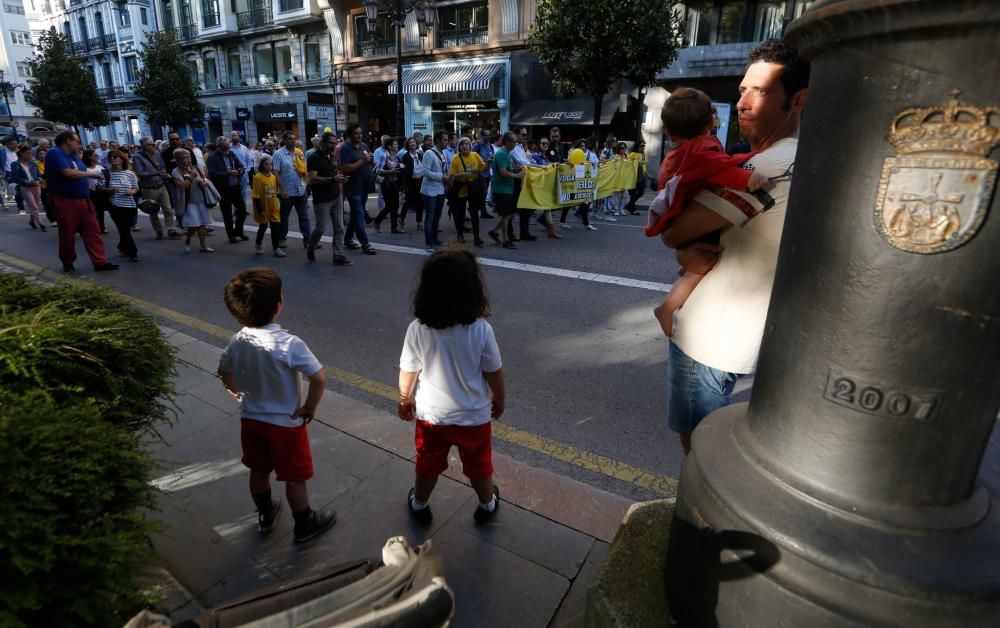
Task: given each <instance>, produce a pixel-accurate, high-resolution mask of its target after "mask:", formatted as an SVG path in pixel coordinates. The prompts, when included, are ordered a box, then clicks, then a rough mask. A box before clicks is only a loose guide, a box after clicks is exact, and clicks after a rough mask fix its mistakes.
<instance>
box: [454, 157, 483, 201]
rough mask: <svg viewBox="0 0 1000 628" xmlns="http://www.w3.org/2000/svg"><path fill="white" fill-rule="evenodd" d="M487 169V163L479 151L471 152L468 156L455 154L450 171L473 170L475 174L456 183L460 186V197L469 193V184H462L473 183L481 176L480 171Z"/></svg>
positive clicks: (455, 172) (456, 172)
mask: <svg viewBox="0 0 1000 628" xmlns="http://www.w3.org/2000/svg"><path fill="white" fill-rule="evenodd" d="M463 160H464V161H465V167H464V168H463V167H462V161H463ZM484 170H486V163H485V162H484V161H483V158H482V157H480V156H479V153H476V152H470V153H469V156H468V157H465V156H463V155H459V154H458V153H455V156H454V157H452V158H451V168H449V172H450V173H451V174H458V173H460V172H473V173H475V176H473V177H472V178H471V179H468V180H466V181H462V182H456V185H458V186H460V187H459V188H458V197H459V198H465V197H467V196H468V195H469V186H468V185H462V183H472V182H473V181H475V180H476V179H478V178H479V173H480V172H482V171H484Z"/></svg>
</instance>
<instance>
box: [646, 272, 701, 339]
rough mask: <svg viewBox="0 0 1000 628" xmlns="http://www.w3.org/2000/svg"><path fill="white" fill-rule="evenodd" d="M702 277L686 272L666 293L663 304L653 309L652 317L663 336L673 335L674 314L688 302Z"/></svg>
mask: <svg viewBox="0 0 1000 628" xmlns="http://www.w3.org/2000/svg"><path fill="white" fill-rule="evenodd" d="M704 277H705V275H699V274H697V273H692V272H691V271H688V272H687V273H685V274H684V275H683V276H681V277H679V278H678V279H677V281H676V282H674V286H673V287H672V288H671V289H670V292H669V293H667V297H666V298H665V299H663V303H661V304H659V305H657V306H656V307H655V308H653V316H654V317H656V320H657V321H659V323H660V329H662V330H663V333H664V335H666V336H673V335H674V312H676V311H677V310H679V309H681V306H682V305H684V302H685V301H687V300H688V297H690V296H691V293H692V292H694V289H695V288H696V287H697V286H698V284H699V283H700V282H701V280H702V279H704Z"/></svg>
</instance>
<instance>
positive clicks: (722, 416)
mask: <svg viewBox="0 0 1000 628" xmlns="http://www.w3.org/2000/svg"><path fill="white" fill-rule="evenodd" d="M746 409H747V404H736V405H733V406H729V407H727V408H724V409H722V410H719V411H717V412H716V413H714V414H712V415H711V416H710V417H708V418H707V419H705V421H704V422H703V423H702V424H701V425H699V427H698V429H697V431H696V432H695V434H694V448H693V450H692V453H691V455H690V456H688V458H687V459H686V460H685V462H684V469H683V482H682V483H681V487H680V492H679V493H678V495H677V506H676V510H675V514H674V522H673V525H672V528H671V533H670V546H669V550H668V555H667V556H668V558H667V574H666V577H667V587H668V598H669V602H670V610H671V614H672V615H673V616H674V618H675V619H676V620H677V621H678V622H679V623H680V625H682V626H748V627H749V626H754V627H757V626H810V627H811V628H816V627H820V626H838V627H839V626H908V627H912V626H996V625H1000V503H998V502H997V500H996V499H993V498H991V497H990V496H989V494H988V493H987V492H986V491H985V489H983V488H982V487H980V488H978V489H977V490H976V491H975V492H974V493H973V494H972V496H971V497H970V498H969V499H968V500H966V501H965V502H961V503H959V504H956V505H955V506H953V507H949V508H931V509H926V511H924V510H917V509H911V510H909V512H908V517H907V519H908V522H907V524H906V525H900V524H899V523H898V522H896V523H889V522H887V521H885V520H877V519H873V518H869V517H862V516H860V515H858V514H856V513H852V512H848V511H845V510H840V509H838V508H835V507H833V506H831V505H828V504H825V503H823V502H821V501H818V500H816V499H815V498H813V497H810V496H809V495H808V494H806V493H805V492H804V490H805V489H806V488H807V487H806V486H804V485H803V486H794V485H793V483H794V482H795V479H794V478H782V477H779V476H778V475H777V474H776V470H775V469H773V468H771V467H770V465H769V463H768V462H767V460H765V458H764V457H763V456H762V455H760V453H761V452H760V451H759V450H758V449H757V448H756V446H755V439H754V437H753V435H752V433H751V432H750V430H749V429H748V427H747V416H746ZM895 514H896V515H897V517H898V512H897V513H895ZM897 521H898V520H897Z"/></svg>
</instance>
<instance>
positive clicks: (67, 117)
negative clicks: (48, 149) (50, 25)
mask: <svg viewBox="0 0 1000 628" xmlns="http://www.w3.org/2000/svg"><path fill="white" fill-rule="evenodd" d="M68 48H69V38H68V37H66V35H64V34H62V33H57V32H56V31H55V30H54V29H53V30H49V31H43V32H42V34H41V36H40V37H39V41H38V50H37V52H36V54H35V57H34V58H32V59H31V61H29V62H28V64H29V65H30V66H31V77H30V78H29V79H28V89H27V91H25V93H24V98H25V100H26V101H27V102H28V104H29V105H32V106H34V107H35V115H36V116H38V117H39V118H45V119H46V120H51V121H53V122H62V123H63V124H67V125H70V126H72V127H73V128H74V129H75V130H76V131H77V132H78V133H79V131H80V127H81V126H82V127H86V128H88V129H93V128H94V127H98V126H104V125H105V124H109V123H110V122H111V118H110V116H109V115H108V110H107V108H106V107H105V106H104V101H103V100H101V98H100V97H99V96H98V95H97V86H96V85H95V84H94V75H93V73H92V71H91V70H90V68H87V67H86V66H85V65H84V60H83V58H82V57H77V56H75V55H73V54H71V53H69V52H68V50H67V49H68Z"/></svg>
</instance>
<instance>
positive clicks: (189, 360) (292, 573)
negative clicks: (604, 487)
mask: <svg viewBox="0 0 1000 628" xmlns="http://www.w3.org/2000/svg"><path fill="white" fill-rule="evenodd" d="M163 331H164V335H165V336H167V338H168V339H169V341H170V342H171V343H172V344H173V345H174V346H176V347H177V348H178V358H179V360H180V362H179V363H178V376H177V378H176V380H175V383H176V386H177V390H178V393H179V395H178V398H177V405H178V418H177V421H176V422H175V424H174V425H173V426H172V427H171V428H167V429H164V430H162V435H163V439H164V442H153V443H150V444H149V446H148V449H149V451H150V452H151V453H152V455H153V457H154V458H155V459H156V460H158V461H159V462H160V463H161V465H162V468H161V470H160V471H159V473H158V476H159V477H158V479H157V480H156V481H155V483H156V485H157V486H158V487H159V488H160V489H161V490H162V493H161V494H160V498H159V511H158V512H156V513H155V516H156V518H158V519H159V520H160V521H162V522H163V523H164V524H165V525H166V529H165V530H164V531H163V532H162V533H160V534H157V535H156V536H154V538H153V543H154V547H155V549H156V552H157V554H158V555H159V556H160V558H161V559H162V561H163V563H164V566H165V567H166V568H167V569H168V570H169V571H170V572H171V573H172V574H173V576H175V577H176V578H177V580H179V581H180V582H181V583H182V584H183V585H184V587H185V588H186V589H187V590H188V591H189V592H190V593H191V594H192V595H193V596H194V597H195V598H196V600H197V602H198V603H200V604H201V605H202V606H204V607H211V606H214V605H216V604H219V603H221V602H225V601H230V600H233V599H235V598H237V597H239V596H241V595H243V594H245V593H248V592H250V591H252V590H254V589H257V588H259V587H263V586H267V585H271V584H275V583H278V582H280V581H286V580H290V579H294V578H298V577H301V576H305V575H308V574H310V573H313V572H315V571H318V570H320V569H322V568H324V567H327V566H331V565H335V564H337V563H342V562H345V561H347V560H351V559H358V558H370V557H378V555H379V552H380V551H381V548H382V546H383V545H384V543H385V541H386V540H387V539H388V538H389V537H392V536H395V535H403V536H405V537H406V538H407V539H408V540H409V541H410V543H411V544H418V543H422V542H423V541H424V540H426V539H428V538H430V539H433V544H434V549H435V550H436V551H437V552H439V553H440V554H441V555H442V556H443V557H444V561H445V567H446V571H447V581H448V584H449V586H450V587H451V589H452V590H453V591H454V593H455V600H456V608H455V618H454V622H453V624H452V625H453V626H456V627H459V628H462V627H466V626H476V627H486V626H504V627H506V626H525V627H527V628H532V627H536V626H539V627H544V626H553V627H555V626H559V627H569V626H582V625H583V609H584V602H585V596H586V588H587V586H588V585H589V583H590V582H591V580H592V579H593V577H594V574H595V572H596V570H597V568H598V567H599V565H600V564H601V560H602V559H603V557H604V554H605V552H606V550H607V547H608V544H609V543H610V542H611V540H612V538H613V537H614V534H615V532H616V530H617V529H618V526H619V524H620V523H621V520H622V517H623V515H624V513H625V511H626V510H627V508H628V506H629V505H630V502H629V500H626V499H625V498H622V497H619V496H616V495H612V494H610V493H606V492H604V491H600V490H598V489H594V488H591V487H590V486H587V485H585V484H582V483H580V482H577V481H575V480H571V479H569V478H565V477H562V476H559V475H557V474H555V473H552V472H550V471H546V470H542V469H536V468H532V467H529V466H527V465H524V464H522V463H519V462H517V461H515V460H513V459H512V458H510V457H507V456H504V455H501V454H497V453H494V467H495V469H496V471H495V478H496V481H497V484H498V485H499V486H500V490H501V492H502V495H503V505H502V507H501V509H500V512H499V513H498V515H497V517H496V519H495V520H494V521H493V522H491V523H490V524H488V525H485V526H475V525H473V521H472V513H473V511H474V509H475V507H476V499H475V496H474V494H473V493H472V490H471V489H470V488H469V487H468V486H467V485H465V484H464V478H463V477H462V474H461V466H460V463H459V461H458V459H457V455H456V454H455V453H454V452H453V454H452V460H451V468H450V469H449V471H448V472H447V473H446V477H444V478H442V479H441V481H440V482H439V483H438V486H437V488H436V489H435V491H434V496H433V497H432V502H431V503H432V505H433V508H434V522H433V525H432V526H431V527H430V528H422V527H420V526H418V525H414V524H413V523H411V521H410V519H409V515H408V512H407V509H406V495H407V491H408V490H409V488H410V486H412V482H413V468H414V461H413V458H414V455H415V452H414V449H413V427H412V425H408V424H406V423H404V422H402V421H400V420H399V419H398V418H397V417H396V416H394V415H391V414H388V413H386V412H384V411H381V410H379V409H376V408H373V407H371V406H369V405H366V404H363V403H360V402H357V401H354V400H352V399H350V398H348V397H344V396H343V395H339V394H336V393H333V392H331V391H327V393H326V395H325V397H324V399H323V402H322V403H321V405H320V408H319V411H318V412H317V418H316V420H314V421H313V423H312V424H311V425H310V438H311V442H312V447H313V459H314V465H315V468H316V475H315V477H314V478H313V479H312V480H311V481H310V482H309V489H310V492H311V501H312V505H313V507H315V508H319V507H323V506H327V505H330V506H332V507H333V508H335V509H336V511H337V515H338V522H337V525H336V526H334V527H333V528H332V529H331V530H330V531H328V532H326V533H325V534H324V535H323V536H321V537H319V538H317V539H316V540H314V541H311V542H309V543H305V544H303V545H295V544H293V543H292V539H291V532H292V519H291V515H290V514H288V510H287V508H286V509H285V510H284V511H283V512H282V516H281V519H280V522H279V525H278V528H277V530H275V531H274V532H273V533H271V534H270V535H269V536H266V537H262V536H260V534H259V533H258V532H257V529H256V525H257V517H256V513H255V512H254V506H253V502H252V500H251V499H250V496H249V493H248V488H247V481H248V477H249V472H248V470H247V469H246V468H245V467H243V465H242V464H241V463H240V440H239V433H240V430H239V418H240V415H239V407H238V404H237V403H236V401H235V400H233V399H232V397H230V396H229V395H228V394H227V393H226V391H225V390H224V389H223V388H222V384H221V383H220V382H219V380H218V379H217V378H216V377H215V376H214V373H215V369H216V366H217V364H218V357H219V354H220V353H221V349H219V348H217V347H214V346H212V345H210V344H208V343H205V342H202V341H200V340H197V339H195V338H192V337H191V336H188V335H186V334H183V333H181V332H178V331H175V330H172V329H169V328H165V327H164V328H163ZM274 490H275V495H276V496H277V495H280V496H283V492H284V491H283V488H281V487H280V486H278V485H277V484H275V486H274ZM193 607H194V605H188V606H187V607H185V608H183V609H180V610H179V612H183V613H191V610H192V608H193ZM185 616H187V615H185ZM174 619H175V620H176V619H178V617H174Z"/></svg>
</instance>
